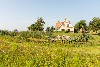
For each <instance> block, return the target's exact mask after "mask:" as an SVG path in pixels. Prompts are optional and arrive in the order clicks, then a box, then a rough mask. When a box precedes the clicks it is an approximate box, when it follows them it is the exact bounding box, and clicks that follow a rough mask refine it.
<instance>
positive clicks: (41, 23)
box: [28, 17, 45, 31]
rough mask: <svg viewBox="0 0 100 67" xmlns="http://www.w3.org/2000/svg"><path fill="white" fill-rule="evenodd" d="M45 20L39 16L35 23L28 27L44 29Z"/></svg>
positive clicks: (38, 29)
mask: <svg viewBox="0 0 100 67" xmlns="http://www.w3.org/2000/svg"><path fill="white" fill-rule="evenodd" d="M44 24H45V22H44V21H43V19H42V17H39V18H38V19H37V21H36V22H35V24H32V25H31V26H29V27H28V29H29V30H30V31H43V30H44V28H43V26H44Z"/></svg>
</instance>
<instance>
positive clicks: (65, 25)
mask: <svg viewBox="0 0 100 67" xmlns="http://www.w3.org/2000/svg"><path fill="white" fill-rule="evenodd" d="M55 28H56V30H57V31H62V30H65V31H66V30H68V31H69V32H74V27H73V26H72V25H71V23H70V21H68V20H67V18H65V20H64V21H63V22H59V21H58V22H56V27H55Z"/></svg>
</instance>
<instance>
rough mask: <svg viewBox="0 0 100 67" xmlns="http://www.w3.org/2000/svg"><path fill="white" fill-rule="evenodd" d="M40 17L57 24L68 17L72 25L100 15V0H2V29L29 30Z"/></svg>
mask: <svg viewBox="0 0 100 67" xmlns="http://www.w3.org/2000/svg"><path fill="white" fill-rule="evenodd" d="M38 17H42V18H43V19H44V21H45V22H46V24H45V28H46V27H47V26H55V23H56V22H57V21H63V20H64V18H65V17H66V18H67V19H68V20H70V22H71V23H72V25H75V24H76V23H77V22H78V21H79V20H86V21H87V24H88V22H89V21H90V20H91V19H92V18H93V17H100V0H0V29H2V30H5V29H6V30H14V29H18V30H27V27H28V26H29V25H31V24H33V23H34V22H35V21H36V20H37V18H38Z"/></svg>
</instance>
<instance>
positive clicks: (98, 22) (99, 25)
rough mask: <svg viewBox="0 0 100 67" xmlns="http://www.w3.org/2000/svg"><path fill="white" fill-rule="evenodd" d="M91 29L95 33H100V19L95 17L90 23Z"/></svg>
mask: <svg viewBox="0 0 100 67" xmlns="http://www.w3.org/2000/svg"><path fill="white" fill-rule="evenodd" d="M89 29H90V30H93V31H94V32H95V31H96V33H97V31H100V18H98V17H94V18H93V19H92V21H90V23H89Z"/></svg>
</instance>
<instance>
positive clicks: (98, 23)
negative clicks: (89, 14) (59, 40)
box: [74, 17, 100, 33]
mask: <svg viewBox="0 0 100 67" xmlns="http://www.w3.org/2000/svg"><path fill="white" fill-rule="evenodd" d="M74 29H75V32H80V31H81V32H86V31H87V32H90V31H93V32H96V33H98V32H99V33H100V18H99V17H94V18H93V19H92V20H91V21H90V22H89V24H87V22H86V20H80V21H79V22H78V23H76V24H75V26H74Z"/></svg>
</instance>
